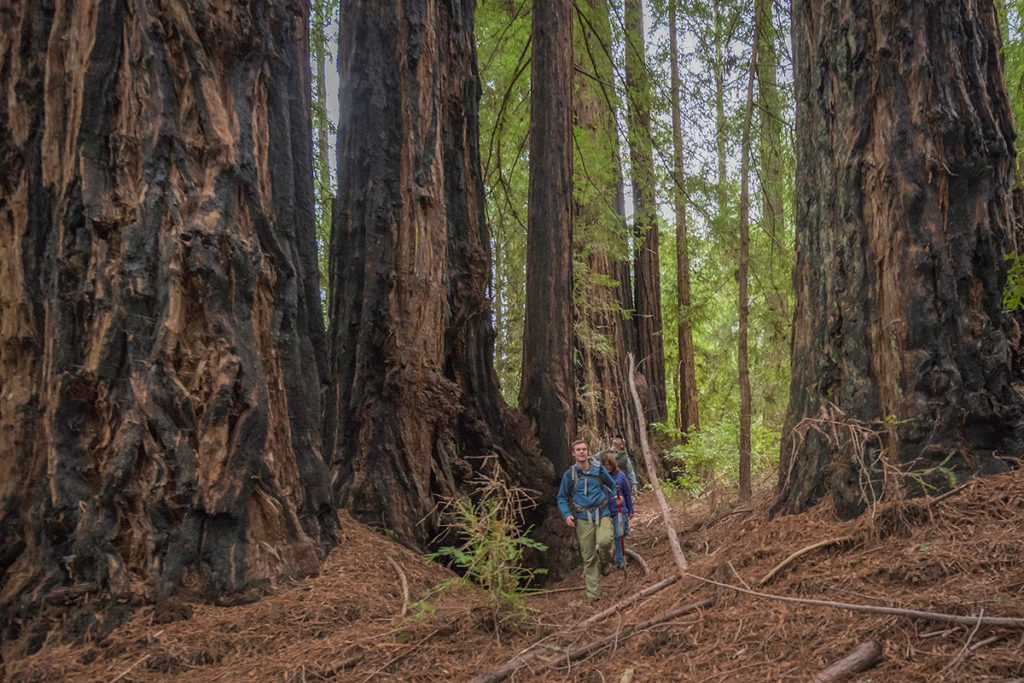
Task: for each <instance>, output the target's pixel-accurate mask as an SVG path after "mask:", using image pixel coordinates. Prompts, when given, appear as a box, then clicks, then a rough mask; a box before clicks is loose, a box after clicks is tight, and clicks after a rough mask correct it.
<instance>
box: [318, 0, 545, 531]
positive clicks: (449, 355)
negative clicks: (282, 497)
mask: <svg viewBox="0 0 1024 683" xmlns="http://www.w3.org/2000/svg"><path fill="white" fill-rule="evenodd" d="M474 6H475V5H474V2H473V0H461V1H460V2H457V3H454V4H450V5H438V4H436V3H433V2H428V1H427V0H418V1H409V2H405V3H403V4H402V5H401V7H399V8H390V9H387V10H385V9H381V7H380V6H379V3H373V2H368V1H367V2H362V1H359V2H356V1H353V2H347V3H345V4H344V6H343V10H342V17H341V26H342V35H341V42H340V45H339V54H340V56H341V58H340V63H339V71H340V75H341V91H340V98H341V112H342V120H341V126H340V135H339V139H338V175H339V193H338V199H337V202H336V203H335V220H334V226H333V230H332V241H331V253H330V256H331V299H330V302H331V307H330V332H329V337H330V360H331V380H332V383H333V384H332V387H331V390H330V391H329V392H328V398H327V400H326V407H325V418H324V429H325V442H326V443H325V448H326V449H327V450H328V452H329V453H330V454H331V462H332V465H333V469H334V482H333V483H334V486H335V487H336V489H337V491H338V493H339V501H340V503H341V504H342V505H343V506H345V507H346V508H348V509H349V510H351V511H352V513H353V514H354V515H355V516H356V517H357V518H359V519H361V520H362V521H364V522H366V523H369V524H374V525H380V526H384V527H386V528H387V529H390V530H391V531H393V532H394V533H395V534H396V535H397V537H398V538H399V539H400V540H401V541H402V542H404V543H407V544H409V545H414V546H418V547H423V546H425V545H426V544H427V543H429V541H430V540H431V539H433V537H434V536H435V534H436V532H437V530H438V525H439V519H438V516H437V514H436V502H437V501H436V498H437V496H439V495H454V494H456V493H460V492H464V491H465V490H466V488H467V486H465V483H466V482H467V480H468V479H470V477H471V475H472V474H473V473H474V472H475V471H478V470H480V469H481V468H483V467H484V458H485V456H488V455H491V454H497V455H498V456H499V461H500V463H501V464H502V466H503V467H504V468H505V470H506V471H507V472H511V473H512V476H513V478H514V479H515V480H516V481H517V482H519V483H524V482H526V480H527V479H528V478H529V477H537V478H538V479H539V480H540V481H543V482H547V481H548V480H549V479H551V478H552V477H553V472H552V470H551V468H550V467H548V468H546V469H545V467H543V464H541V463H537V462H535V461H531V462H527V461H526V460H525V459H524V457H523V453H522V451H521V449H520V446H519V442H518V441H517V440H516V439H517V438H518V437H522V438H527V437H526V436H525V432H526V428H525V426H524V425H522V426H517V425H518V422H519V420H518V417H517V415H516V414H515V413H514V412H513V411H510V410H509V409H508V408H507V407H506V406H505V405H504V402H503V401H502V400H501V398H500V396H499V391H498V383H497V376H496V375H495V373H494V369H493V358H492V354H493V335H494V333H493V328H492V327H491V318H490V310H489V307H488V303H487V300H486V296H485V294H486V289H487V282H488V278H489V277H490V263H491V257H490V242H489V238H488V232H487V225H486V222H485V221H484V204H483V183H482V181H481V172H480V157H479V149H478V138H479V135H478V133H479V121H478V118H477V112H478V101H479V94H480V90H479V87H480V86H479V81H478V76H477V71H476V51H475V48H474V37H473V12H474ZM526 483H528V482H526ZM535 488H539V487H535Z"/></svg>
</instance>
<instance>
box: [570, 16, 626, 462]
mask: <svg viewBox="0 0 1024 683" xmlns="http://www.w3.org/2000/svg"><path fill="white" fill-rule="evenodd" d="M576 16H577V19H578V21H577V22H576V26H577V31H576V49H575V50H574V60H575V63H576V68H575V74H576V85H575V96H574V99H573V104H574V106H573V109H574V111H575V123H576V138H577V147H578V148H581V149H586V150H588V151H589V150H592V153H591V154H589V155H588V157H587V158H586V159H585V160H583V163H578V164H575V167H576V169H577V171H578V173H577V181H576V182H575V192H574V194H575V196H576V218H575V221H574V226H573V237H574V242H575V245H574V249H575V250H576V253H577V254H579V255H580V258H581V260H582V261H583V262H584V263H585V264H586V271H585V272H583V273H578V274H577V278H576V289H575V299H576V303H577V306H578V309H579V313H578V323H577V325H576V329H577V334H576V350H577V357H578V359H579V361H578V363H577V364H576V385H577V395H578V396H577V400H578V403H577V405H578V408H579V413H580V420H579V422H580V428H581V430H582V431H583V432H584V433H586V434H587V435H588V438H590V439H591V445H592V447H593V449H594V450H595V451H596V450H597V448H598V444H602V446H601V447H607V445H608V443H607V442H608V441H609V439H610V438H611V437H613V436H614V435H616V434H621V435H623V436H625V437H626V438H627V439H628V443H635V441H634V439H635V438H636V437H637V430H636V428H635V427H634V425H639V424H641V422H640V421H639V419H638V418H637V417H636V416H635V415H634V414H633V412H634V411H633V410H631V409H630V406H631V405H632V401H631V400H630V398H629V390H628V389H627V387H626V381H625V376H624V374H623V371H622V363H623V361H624V359H625V358H626V354H627V353H628V352H629V351H630V349H629V348H628V347H627V345H626V336H625V328H626V327H627V326H628V325H629V324H630V323H629V321H628V320H625V319H624V318H623V315H622V310H621V308H620V306H619V301H618V292H617V288H618V283H616V282H615V277H616V266H617V264H620V263H623V262H625V263H627V264H628V259H629V245H628V243H627V239H626V224H625V217H624V216H623V215H622V213H621V212H620V211H619V205H618V202H617V198H618V192H619V189H620V188H621V187H622V171H621V166H620V163H619V155H618V148H619V136H618V128H617V125H616V116H615V110H616V107H615V93H614V89H613V88H612V87H611V84H612V83H613V81H614V69H613V64H612V60H611V53H610V49H611V44H612V39H611V33H612V31H611V22H610V8H609V7H608V3H607V1H606V0H588V1H587V2H585V3H579V4H577V5H576ZM627 272H628V265H627Z"/></svg>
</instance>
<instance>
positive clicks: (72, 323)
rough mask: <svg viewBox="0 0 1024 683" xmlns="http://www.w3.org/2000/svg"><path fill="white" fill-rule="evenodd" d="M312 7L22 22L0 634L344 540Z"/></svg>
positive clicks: (0, 358)
mask: <svg viewBox="0 0 1024 683" xmlns="http://www.w3.org/2000/svg"><path fill="white" fill-rule="evenodd" d="M305 11H306V6H305V4H304V3H301V2H273V3H270V4H268V5H266V6H263V7H262V9H260V10H258V11H257V10H251V11H249V10H245V9H232V10H230V11H228V10H223V9H219V8H218V7H216V6H213V7H209V8H196V7H193V6H192V5H191V4H190V3H183V2H174V1H171V2H164V3H156V4H153V3H149V2H136V3H123V2H112V1H105V0H93V1H84V0H83V1H82V2H75V3H53V2H46V1H45V0H42V1H26V2H22V3H14V4H8V7H7V9H5V10H4V12H3V20H2V25H0V82H3V83H5V84H6V85H7V86H8V87H6V88H5V90H4V93H5V94H4V95H3V97H2V98H0V160H2V161H0V165H2V167H3V169H4V172H3V174H2V175H0V268H2V273H3V275H2V279H0V386H2V387H3V390H2V393H0V537H2V538H3V546H2V550H0V573H2V576H3V588H2V592H0V640H3V641H8V640H9V639H11V638H14V637H17V636H18V635H19V625H24V624H26V623H28V622H29V621H30V620H31V618H32V615H33V614H34V613H35V612H36V609H37V607H38V605H39V603H40V601H42V600H43V599H44V598H45V596H46V595H47V594H48V593H50V592H52V591H54V590H55V589H58V588H60V587H64V586H69V587H72V589H74V587H82V586H86V587H91V588H94V589H95V590H96V591H97V592H98V594H99V596H100V597H101V598H102V597H103V596H109V598H110V600H111V604H120V603H132V602H135V603H137V601H138V600H139V599H143V598H146V597H156V598H161V597H166V596H168V595H169V594H171V593H173V592H174V591H175V589H176V588H177V587H178V586H179V585H181V584H186V585H187V586H188V588H189V589H201V590H203V591H205V593H206V595H207V596H208V597H210V598H220V597H223V596H226V595H229V594H232V593H235V592H238V591H241V590H243V589H245V588H247V587H250V586H254V585H258V584H261V583H266V582H269V581H272V580H274V579H276V578H278V577H280V576H284V575H292V576H294V575H302V574H309V573H312V572H315V571H316V570H317V568H318V565H319V559H320V557H321V556H322V554H323V553H324V552H325V550H326V549H327V548H329V547H330V546H331V545H332V544H333V543H334V529H335V526H336V521H335V516H334V508H333V505H332V504H331V500H330V491H329V487H328V486H327V483H326V477H327V469H326V467H325V465H324V462H323V460H322V458H321V439H320V402H319V391H318V390H317V387H319V384H320V378H321V374H322V364H323V361H324V355H323V346H322V344H323V339H322V328H321V317H320V310H319V296H318V288H317V268H316V246H315V239H314V223H313V204H312V160H311V158H312V157H311V142H310V140H311V130H310V113H309V97H310V93H309V61H308V54H307V39H308V36H307V33H306V21H305V19H306V18H305V16H304V13H305ZM83 592H84V591H83ZM93 610H95V611H102V606H100V605H98V604H97V603H93V604H92V605H91V606H90V608H89V611H90V612H91V611H93ZM106 623H107V624H108V625H109V624H110V623H111V620H107V621H106ZM21 635H31V634H29V633H22V634H21ZM33 646H34V645H33V644H30V645H29V647H33Z"/></svg>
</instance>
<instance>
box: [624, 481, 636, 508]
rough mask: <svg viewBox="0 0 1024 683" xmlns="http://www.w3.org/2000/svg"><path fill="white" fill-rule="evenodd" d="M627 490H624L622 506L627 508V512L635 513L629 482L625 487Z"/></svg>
mask: <svg viewBox="0 0 1024 683" xmlns="http://www.w3.org/2000/svg"><path fill="white" fill-rule="evenodd" d="M623 488H624V489H625V490H624V491H623V492H622V501H623V503H622V506H623V508H625V510H626V514H629V515H631V514H633V494H631V493H630V491H629V482H628V481H627V482H626V485H625V486H624V487H623Z"/></svg>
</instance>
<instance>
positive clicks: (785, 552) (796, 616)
mask: <svg viewBox="0 0 1024 683" xmlns="http://www.w3.org/2000/svg"><path fill="white" fill-rule="evenodd" d="M769 503H770V492H769V491H765V492H762V493H761V495H760V496H759V497H758V499H757V500H756V501H755V505H754V508H753V510H751V511H750V512H749V513H741V514H727V513H729V512H730V509H729V508H720V509H717V510H709V509H707V506H706V505H705V504H704V503H703V502H701V501H697V502H690V503H689V504H684V503H681V502H678V501H677V502H674V503H673V504H672V505H673V513H674V515H675V521H676V525H677V527H678V528H679V529H680V534H681V541H682V543H683V547H684V550H685V552H686V554H687V558H688V560H689V564H690V571H691V572H692V573H694V574H696V575H698V576H703V577H708V578H713V579H715V580H717V581H721V582H725V583H728V584H731V585H736V586H751V587H754V588H757V585H756V584H757V583H758V582H759V581H760V580H761V579H762V577H764V576H765V575H766V574H767V573H768V572H769V571H771V570H772V569H773V568H775V567H777V566H778V565H779V563H781V562H782V561H783V560H784V559H785V558H787V557H788V556H790V555H791V554H793V553H794V552H796V551H798V550H801V549H804V548H807V547H808V546H810V545H812V544H814V543H816V542H819V541H823V540H827V539H842V541H843V542H842V543H833V544H829V545H824V546H822V547H820V548H816V549H813V550H811V551H807V552H805V553H804V554H802V555H799V556H798V557H796V558H794V559H793V560H792V561H791V562H790V563H788V564H787V565H786V566H785V567H783V568H781V569H780V570H779V571H778V573H777V574H776V575H775V576H773V578H772V579H771V581H769V582H768V583H767V584H766V585H765V586H764V587H762V588H761V590H763V591H765V592H768V593H773V594H776V595H787V596H794V597H803V598H815V599H822V600H833V601H837V602H847V603H858V604H872V605H884V606H890V607H904V608H911V609H918V610H924V611H933V612H943V613H951V614H961V615H965V616H967V615H973V616H975V617H977V616H978V615H980V614H984V615H985V616H986V617H989V616H991V617H1024V593H1022V591H1024V552H1022V550H1024V471H1021V472H1013V473H1009V474H1005V475H999V476H995V477H988V478H984V479H978V480H974V481H972V482H970V483H969V484H968V485H967V486H965V487H964V488H963V490H961V491H959V492H958V493H956V494H955V495H953V496H950V497H948V498H946V499H944V500H942V501H939V502H937V503H928V502H927V501H924V500H911V501H904V502H898V503H892V504H883V505H881V506H879V507H877V508H876V509H874V510H873V512H869V513H866V514H865V515H863V516H861V517H860V518H858V519H855V520H851V521H846V522H844V521H840V520H838V519H836V517H835V515H834V513H833V511H832V510H831V507H830V506H829V505H827V504H826V505H821V506H819V507H817V508H815V509H814V510H812V511H810V512H808V513H806V514H803V515H798V516H788V517H779V518H776V519H774V520H769V519H768V515H767V508H768V505H769ZM638 510H639V511H638V514H637V515H636V516H635V517H634V520H633V522H634V523H633V534H634V535H633V537H632V538H631V539H630V543H631V547H632V548H633V549H635V550H637V551H639V552H640V553H641V554H642V555H643V556H644V558H645V559H646V560H647V562H648V563H649V564H650V566H651V570H652V571H651V574H649V575H647V576H644V575H643V573H642V572H641V571H640V570H639V568H638V567H636V566H634V567H633V568H632V569H631V570H630V571H629V573H628V574H627V575H623V574H622V573H621V572H614V573H613V574H612V575H611V576H609V577H608V578H607V579H605V581H604V587H603V588H604V600H602V604H598V605H597V606H593V605H590V604H589V603H587V602H586V600H585V599H584V596H583V594H582V592H580V591H563V590H559V591H552V592H545V593H542V594H539V595H536V596H533V597H530V598H528V599H527V605H528V606H529V608H530V612H529V615H528V617H527V620H526V623H525V624H524V625H523V626H522V627H521V628H520V629H519V630H517V631H508V630H506V631H504V632H502V633H501V635H500V638H496V637H495V634H494V625H493V621H492V620H491V619H490V618H489V617H488V616H487V615H486V614H485V613H484V611H483V610H482V609H481V608H480V607H478V605H479V602H478V601H477V599H476V596H475V594H474V592H473V591H472V590H471V589H469V588H466V587H464V586H461V585H458V584H455V585H454V586H452V587H451V588H448V589H445V590H442V591H440V592H437V591H433V589H434V588H435V587H436V586H438V585H439V584H442V583H443V582H445V581H447V580H448V579H450V578H451V577H452V574H451V573H450V572H448V571H447V570H445V569H444V568H442V567H440V566H438V565H436V564H428V563H425V562H424V561H423V560H422V558H420V557H419V556H417V555H416V554H414V553H412V552H410V551H409V550H407V549H405V548H402V547H400V546H397V545H395V544H393V543H391V542H390V541H389V540H387V539H386V538H385V537H383V536H381V535H379V534H376V533H374V532H372V531H370V530H368V529H366V528H365V527H362V526H361V525H359V524H357V523H355V522H353V521H352V520H351V519H350V518H349V517H348V516H346V515H344V514H342V517H341V519H342V533H343V536H344V542H343V543H342V544H341V546H340V547H339V548H337V549H336V550H335V551H334V552H333V553H332V554H331V556H330V557H329V558H328V560H327V562H326V563H325V564H324V567H323V569H322V572H321V575H320V576H318V577H316V578H312V579H309V580H305V581H301V582H296V583H294V584H292V585H289V586H280V587H278V588H277V590H276V592H274V593H273V594H272V595H269V596H267V597H265V598H263V599H262V600H260V601H259V602H255V603H252V604H248V605H241V606H237V607H214V606H209V605H203V604H199V603H195V604H190V605H177V606H173V605H172V606H164V607H162V608H157V607H145V608H143V609H141V610H139V612H138V613H137V614H135V616H134V617H133V618H132V619H130V620H129V621H128V622H126V623H125V624H124V625H122V626H121V627H119V628H118V629H116V630H114V632H113V633H112V634H111V635H110V636H108V637H106V638H103V639H101V640H98V641H93V642H87V643H85V644H79V645H65V644H61V643H59V642H57V640H56V639H53V641H52V642H50V643H49V644H47V645H46V646H45V647H44V648H43V649H42V650H41V651H40V652H38V653H36V654H34V655H32V656H29V657H20V658H13V657H11V654H12V653H16V652H17V647H16V646H17V644H16V643H14V644H7V645H5V646H4V647H5V650H4V651H5V657H7V660H6V661H5V662H4V666H5V678H6V679H7V680H11V681H45V682H46V683H52V682H54V681H64V680H68V681H85V682H90V681H112V680H118V681H171V680H174V681H251V680H261V681H295V682H299V681H322V680H333V681H381V680H384V681H387V680H393V681H399V680H400V681H431V680H433V681H463V680H468V679H470V678H472V677H474V676H475V675H478V674H480V673H483V672H486V671H489V670H491V669H494V668H497V667H498V666H500V665H502V664H504V663H505V662H506V661H508V660H509V659H511V658H512V657H514V656H515V655H517V654H518V653H520V652H521V651H522V650H523V649H525V648H527V647H529V646H535V647H536V648H538V649H541V650H545V653H544V659H545V660H549V661H548V662H547V663H548V665H549V666H548V668H546V669H544V670H543V672H540V673H538V674H536V675H535V674H533V673H532V672H531V670H530V669H529V668H525V669H521V670H520V671H519V672H518V673H517V674H516V676H515V677H514V679H513V680H516V681H529V680H543V681H609V682H611V681H619V680H622V679H623V676H624V675H625V674H627V672H628V671H630V670H632V674H631V675H632V679H631V680H633V681H663V680H679V681H707V682H711V681H730V682H731V681H806V680H809V679H810V678H811V677H813V676H814V675H815V674H817V673H819V672H821V671H822V670H824V669H825V668H827V667H828V666H829V665H830V664H832V663H834V662H836V661H837V660H840V659H842V658H843V657H845V656H847V655H848V654H850V652H852V651H853V650H854V648H856V647H857V645H858V644H860V643H863V642H865V641H869V640H875V641H877V642H878V643H879V644H880V645H881V648H882V657H881V661H880V663H879V664H878V665H876V666H875V667H873V668H872V669H870V670H868V671H867V672H865V673H863V674H859V676H860V678H859V679H855V680H872V681H935V680H946V681H967V680H970V681H1003V680H1006V679H1012V678H1016V677H1020V676H1024V630H1015V629H1009V628H998V627H986V626H980V627H978V628H974V627H973V626H970V625H962V626H961V625H958V626H946V625H942V624H936V623H934V622H928V621H924V620H913V619H908V618H905V617H898V616H892V615H883V614H864V613H855V612H850V611H846V610H840V609H832V608H823V607H812V606H804V605H791V604H784V603H779V602H775V601H769V600H765V599H762V598H757V597H753V596H750V595H744V594H740V593H736V592H734V591H731V590H728V589H724V588H715V587H713V586H708V585H706V584H701V583H700V582H698V581H696V580H693V579H683V580H680V581H677V582H675V583H674V584H672V585H670V586H668V587H667V588H665V589H663V590H661V591H659V592H657V593H655V594H653V595H650V596H648V597H646V598H644V599H643V600H641V601H639V602H638V603H637V604H636V605H635V606H633V607H632V608H628V609H625V610H623V611H622V612H621V613H620V614H619V615H617V616H616V617H614V618H610V619H607V620H604V621H603V622H602V623H599V624H597V625H594V626H590V627H588V628H586V629H578V628H574V625H575V624H578V623H579V622H580V621H582V620H584V619H585V618H586V617H588V616H590V615H592V614H594V613H595V612H596V611H598V610H599V609H601V608H603V607H606V606H608V605H611V604H613V603H614V602H616V601H618V600H620V599H622V598H626V597H628V596H629V595H631V594H633V593H635V592H636V591H638V590H640V589H641V588H643V587H645V586H648V585H650V584H654V583H656V582H658V581H659V580H661V579H664V578H666V577H668V576H671V575H672V573H673V572H675V571H676V566H675V563H674V562H673V560H672V556H671V553H670V552H669V549H668V544H667V542H666V540H665V536H664V531H663V527H662V525H661V521H660V516H659V514H658V512H657V511H656V509H655V504H654V500H653V497H652V496H650V494H647V495H641V497H640V499H639V501H638ZM396 564H397V565H398V566H399V567H400V569H401V571H396V568H395V565H396ZM403 574H404V576H405V578H406V584H407V586H408V591H409V600H410V601H411V602H410V603H409V604H408V605H407V607H406V610H407V614H406V616H405V617H404V618H403V617H402V616H401V612H402V610H403V605H405V604H406V599H405V597H404V596H403V586H402V583H403V582H402V580H401V576H402V575H403ZM581 582H582V577H581V576H578V575H577V574H576V573H573V575H572V576H571V577H570V578H568V579H566V580H564V581H562V582H559V583H557V584H554V585H551V586H549V588H556V589H561V588H571V587H574V586H578V585H580V584H581ZM710 596H716V597H717V601H716V602H715V603H714V605H712V606H711V607H708V608H706V609H704V610H703V611H699V612H697V613H693V614H685V615H683V616H680V617H679V618H677V619H674V620H671V621H669V622H667V623H663V624H658V625H656V626H653V627H651V628H648V629H646V630H643V631H642V632H639V633H634V634H633V635H632V636H631V637H628V638H611V639H610V640H609V641H608V645H607V646H605V647H603V648H601V649H599V650H597V651H587V654H586V656H585V658H584V659H583V660H582V661H578V662H577V661H573V662H570V663H566V662H564V661H560V660H558V659H555V661H550V660H551V659H552V658H557V657H564V655H565V653H566V652H568V651H575V650H579V649H581V648H585V646H586V645H588V644H589V643H592V642H594V641H597V640H598V639H600V638H604V637H606V636H608V635H611V634H614V633H616V632H621V633H626V632H628V631H629V629H628V628H627V627H628V626H631V625H635V624H640V623H642V622H646V621H649V620H652V619H654V618H655V617H658V616H659V615H661V614H664V613H665V612H668V611H670V610H672V609H675V608H678V607H681V606H683V605H686V604H689V603H693V602H696V601H698V600H701V599H703V598H706V597H710ZM189 612H191V617H187V618H183V617H185V616H186V615H187V614H188V613H189ZM175 619H176V620H175ZM627 678H628V676H627Z"/></svg>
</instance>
